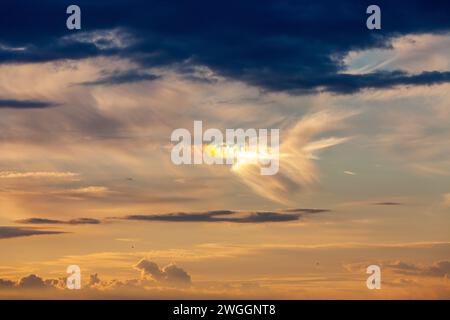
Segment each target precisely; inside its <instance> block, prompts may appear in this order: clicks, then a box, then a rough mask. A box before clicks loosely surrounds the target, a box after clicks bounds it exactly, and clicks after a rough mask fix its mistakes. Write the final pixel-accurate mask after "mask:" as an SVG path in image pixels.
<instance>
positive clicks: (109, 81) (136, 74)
mask: <svg viewBox="0 0 450 320" xmlns="http://www.w3.org/2000/svg"><path fill="white" fill-rule="evenodd" d="M159 78H160V76H158V75H155V74H152V73H148V72H142V71H139V70H128V71H123V72H122V71H121V72H119V71H117V72H113V73H111V74H108V75H105V76H103V77H101V78H100V79H97V80H94V81H88V82H83V83H82V84H83V85H88V86H93V85H118V84H123V83H130V82H141V81H153V80H157V79H159Z"/></svg>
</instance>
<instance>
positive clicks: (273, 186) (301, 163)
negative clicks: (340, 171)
mask: <svg viewBox="0 0 450 320" xmlns="http://www.w3.org/2000/svg"><path fill="white" fill-rule="evenodd" d="M354 114H356V113H355V112H336V111H330V110H324V111H320V112H317V113H312V114H308V115H306V116H304V117H303V118H302V119H300V120H299V121H298V122H297V123H296V124H295V125H294V127H292V128H291V129H290V130H287V131H286V133H285V135H284V136H282V137H281V138H280V140H281V145H280V160H279V161H280V164H279V168H280V170H279V172H278V173H277V174H276V175H272V176H263V175H260V174H259V166H258V165H255V164H243V165H240V166H236V167H233V170H232V171H233V173H235V174H236V175H237V176H238V177H239V178H241V180H242V181H243V182H244V183H245V184H246V185H248V186H249V187H250V188H251V189H252V190H253V191H255V192H256V193H258V194H259V195H260V196H263V197H265V198H268V199H270V200H272V201H275V202H278V203H283V204H288V203H290V201H291V199H292V197H293V196H294V195H296V194H298V193H299V192H300V191H301V190H302V189H303V188H307V187H310V186H312V185H314V184H316V183H318V181H319V174H318V169H317V167H316V165H315V163H314V160H316V159H318V154H319V153H320V152H321V151H323V150H324V149H327V148H330V147H333V146H336V145H338V144H341V143H344V142H346V141H348V140H349V139H350V137H333V136H330V137H323V136H324V135H325V134H326V133H327V132H330V131H331V130H333V129H334V130H337V129H338V128H341V127H342V126H344V124H343V122H344V120H345V119H346V118H348V117H350V116H353V115H354ZM318 136H320V138H317V137H318Z"/></svg>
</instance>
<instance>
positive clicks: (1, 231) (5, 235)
mask: <svg viewBox="0 0 450 320" xmlns="http://www.w3.org/2000/svg"><path fill="white" fill-rule="evenodd" d="M62 233H65V232H60V231H46V230H37V229H31V228H18V227H2V226H0V239H9V238H17V237H29V236H35V235H50V234H62Z"/></svg>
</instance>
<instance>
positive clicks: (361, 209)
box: [0, 0, 450, 299]
mask: <svg viewBox="0 0 450 320" xmlns="http://www.w3.org/2000/svg"><path fill="white" fill-rule="evenodd" d="M38 3H39V4H38ZM70 4H77V5H78V6H79V7H80V8H81V24H82V28H81V30H68V29H67V27H66V19H67V17H68V16H69V15H68V14H66V8H67V6H68V5H70ZM370 4H372V1H370V2H368V1H345V3H343V2H342V3H341V2H340V3H339V4H337V3H336V2H335V1H280V0H274V1H256V0H255V1H254V0H246V1H242V0H240V1H234V0H231V1H230V0H229V1H189V2H187V1H186V2H183V1H170V2H169V1H162V0H161V1H137V0H131V1H129V0H128V1H125V0H123V1H122V0H114V1H112V0H109V1H103V0H100V1H95V2H94V1H84V0H83V1H70V2H69V1H56V0H43V1H39V2H36V1H25V0H14V1H13V0H7V1H4V2H2V4H1V7H2V8H1V11H0V12H1V13H0V299H11V298H38V299H42V298H50V299H53V298H63V299H80V298H88V299H97V298H106V299H110V298H111V299H120V298H125V299H129V298H138V299H153V298H158V299H159V298H191V299H197V298H270V299H361V298H363V299H365V298H367V299H418V298H419V299H450V183H449V182H450V54H449V52H450V3H449V2H445V1H377V4H378V5H379V6H380V8H381V12H382V20H381V21H382V29H381V30H368V29H367V27H366V19H367V17H368V15H367V14H366V8H367V6H368V5H370ZM195 120H201V121H203V126H204V127H205V128H218V129H220V130H223V131H225V130H226V129H229V128H231V129H237V128H243V129H247V128H256V129H259V128H267V129H271V128H276V129H279V130H280V153H281V155H282V156H281V157H280V168H279V172H278V173H277V174H276V175H273V176H264V175H261V174H260V173H259V170H255V167H254V166H248V165H244V166H240V167H233V168H232V167H231V166H227V165H206V164H205V165H179V166H177V165H175V164H173V162H172V161H171V149H172V146H173V144H172V142H171V141H170V137H171V133H172V132H173V131H174V130H175V129H178V128H186V129H188V130H190V131H192V130H193V123H194V121H195ZM373 264H375V265H379V266H380V267H381V274H382V288H381V289H380V290H369V289H368V288H367V286H366V279H367V277H368V274H366V268H367V267H368V266H369V265H373ZM69 265H78V266H80V268H81V272H82V288H81V289H80V290H68V289H67V288H66V284H65V277H67V273H66V268H67V267H68V266H69Z"/></svg>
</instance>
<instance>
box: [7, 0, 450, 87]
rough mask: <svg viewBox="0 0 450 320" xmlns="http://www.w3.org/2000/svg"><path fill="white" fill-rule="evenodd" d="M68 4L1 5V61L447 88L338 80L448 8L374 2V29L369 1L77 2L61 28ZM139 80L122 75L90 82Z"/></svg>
mask: <svg viewBox="0 0 450 320" xmlns="http://www.w3.org/2000/svg"><path fill="white" fill-rule="evenodd" d="M70 4H72V2H71V1H66V0H62V1H54V0H43V1H39V3H37V2H35V1H30V0H16V1H9V2H8V3H5V4H3V10H2V12H3V14H1V19H0V39H2V40H1V45H2V46H1V47H0V62H36V61H52V60H58V59H68V58H70V59H81V58H86V57H96V56H99V55H107V56H108V55H109V56H111V55H114V56H119V57H126V58H128V59H131V60H132V61H134V62H136V63H137V64H138V65H140V66H142V67H149V66H150V67H155V66H172V67H176V66H180V65H181V66H186V64H187V65H204V66H208V67H209V68H211V69H212V70H213V71H215V72H217V73H219V74H221V75H223V76H226V77H230V78H233V79H237V80H241V81H245V82H247V83H249V84H252V85H257V86H260V87H262V88H265V89H268V90H281V91H285V90H286V91H290V92H296V93H310V92H316V91H319V90H327V91H331V92H336V93H344V94H346V93H353V92H356V91H358V90H361V89H364V88H389V87H393V86H396V85H424V84H425V85H431V84H437V83H443V82H450V73H449V72H425V73H420V74H415V75H410V74H407V73H405V72H403V71H392V72H376V73H370V74H365V75H350V74H343V72H345V66H344V64H343V60H342V58H343V57H344V56H345V54H346V53H348V52H349V51H351V50H359V49H368V48H386V47H389V46H390V40H391V39H392V37H394V36H401V35H406V34H414V33H424V32H432V33H438V32H445V31H448V30H449V29H450V19H448V12H450V2H448V1H434V2H432V3H430V2H429V1H427V0H409V1H406V0H399V1H387V0H380V1H377V4H378V5H379V6H380V7H381V9H382V30H376V31H371V30H368V29H367V28H366V25H365V22H366V18H367V14H366V8H367V6H368V5H371V4H373V3H372V1H368V0H363V1H361V0H358V1H356V0H354V1H340V2H337V1H331V0H326V1H313V0H305V1H291V0H271V1H257V0H248V1H241V0H228V1H207V0H202V1H181V0H180V1H171V2H170V4H169V3H167V1H164V0H152V1H139V0H127V1H125V0H116V1H106V0H99V1H95V2H92V1H83V0H81V1H78V2H77V4H78V5H79V6H80V7H81V9H82V30H81V31H69V30H67V29H66V27H65V18H66V14H65V9H66V7H67V6H68V5H70ZM111 30H121V31H122V38H123V39H119V40H120V41H117V39H114V37H113V38H111V37H109V36H103V37H102V36H101V32H107V31H111ZM90 32H91V33H92V32H100V33H98V34H96V35H95V36H93V35H92V34H90ZM124 34H125V36H124ZM74 35H75V36H74ZM77 36H78V37H77ZM188 69H189V68H183V70H188ZM146 77H147V76H144V79H145V78H146ZM140 78H141V80H142V75H141V76H137V77H136V75H122V76H118V77H113V78H111V79H108V78H105V79H99V80H98V83H102V82H103V83H104V84H111V83H123V82H125V81H137V80H139V79H140ZM147 80H149V79H148V78H147Z"/></svg>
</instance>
